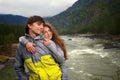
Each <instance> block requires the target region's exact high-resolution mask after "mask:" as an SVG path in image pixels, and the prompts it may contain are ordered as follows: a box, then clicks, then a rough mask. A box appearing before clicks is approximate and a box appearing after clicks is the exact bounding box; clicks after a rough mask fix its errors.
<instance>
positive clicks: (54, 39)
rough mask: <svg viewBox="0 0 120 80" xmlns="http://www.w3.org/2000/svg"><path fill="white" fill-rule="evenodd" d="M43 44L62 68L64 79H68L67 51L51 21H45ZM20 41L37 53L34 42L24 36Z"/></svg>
mask: <svg viewBox="0 0 120 80" xmlns="http://www.w3.org/2000/svg"><path fill="white" fill-rule="evenodd" d="M43 39H44V40H43V44H44V45H45V46H46V47H47V49H49V50H50V51H51V53H50V55H51V56H52V57H53V59H54V60H55V62H56V63H58V64H59V67H60V68H61V70H62V76H61V78H62V80H68V75H67V67H66V63H65V60H67V52H66V48H65V45H64V42H63V41H62V40H61V39H60V36H59V34H58V33H57V31H56V30H55V28H54V27H53V26H52V25H51V24H50V23H47V22H46V23H45V25H44V28H43ZM19 40H20V42H21V43H22V44H24V45H26V48H27V50H28V51H29V52H32V53H36V49H35V47H34V46H36V45H37V44H34V43H33V42H28V41H27V40H26V39H25V38H24V37H20V39H19Z"/></svg>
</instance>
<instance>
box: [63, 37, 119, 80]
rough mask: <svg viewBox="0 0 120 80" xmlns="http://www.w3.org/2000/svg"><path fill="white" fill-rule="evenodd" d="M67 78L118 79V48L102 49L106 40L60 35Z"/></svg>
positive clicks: (74, 79) (89, 79)
mask: <svg viewBox="0 0 120 80" xmlns="http://www.w3.org/2000/svg"><path fill="white" fill-rule="evenodd" d="M62 38H63V39H64V42H65V44H66V47H67V52H68V60H67V61H66V63H67V66H68V75H69V80H120V49H116V48H111V49H104V47H103V43H104V42H106V40H101V39H89V38H84V37H73V36H72V37H69V36H62Z"/></svg>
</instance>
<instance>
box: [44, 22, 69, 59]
mask: <svg viewBox="0 0 120 80" xmlns="http://www.w3.org/2000/svg"><path fill="white" fill-rule="evenodd" d="M44 26H45V27H48V28H49V29H50V31H51V32H52V40H53V41H54V42H55V43H56V44H58V45H59V47H60V48H61V49H62V50H63V52H64V58H65V60H67V59H68V58H67V50H66V47H65V44H64V42H63V40H62V39H61V38H60V36H59V34H58V32H57V31H56V29H55V27H53V26H52V25H51V24H50V23H48V22H45V25H44Z"/></svg>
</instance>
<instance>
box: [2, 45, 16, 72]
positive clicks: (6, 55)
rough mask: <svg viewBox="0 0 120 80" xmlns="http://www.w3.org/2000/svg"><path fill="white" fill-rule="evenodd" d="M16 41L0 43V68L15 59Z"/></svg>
mask: <svg viewBox="0 0 120 80" xmlns="http://www.w3.org/2000/svg"><path fill="white" fill-rule="evenodd" d="M17 45H18V44H17V43H14V44H9V45H0V70H1V69H3V68H4V67H5V66H6V65H7V64H9V63H12V62H13V61H14V60H15V52H16V47H17Z"/></svg>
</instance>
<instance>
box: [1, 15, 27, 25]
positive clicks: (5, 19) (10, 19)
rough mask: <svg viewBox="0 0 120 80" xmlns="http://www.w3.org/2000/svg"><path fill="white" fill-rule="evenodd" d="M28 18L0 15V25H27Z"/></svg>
mask: <svg viewBox="0 0 120 80" xmlns="http://www.w3.org/2000/svg"><path fill="white" fill-rule="evenodd" d="M26 19H27V18H26V17H23V16H19V15H11V14H0V23H3V24H25V23H26Z"/></svg>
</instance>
